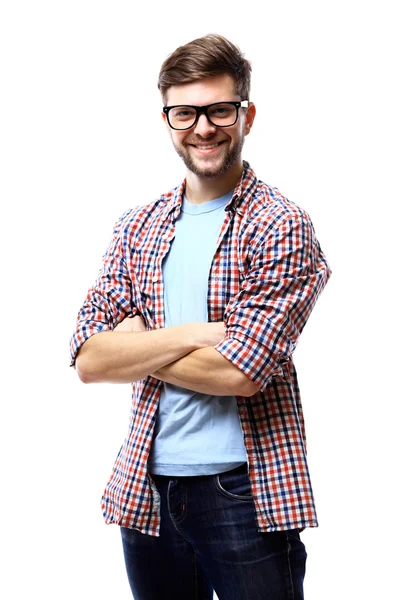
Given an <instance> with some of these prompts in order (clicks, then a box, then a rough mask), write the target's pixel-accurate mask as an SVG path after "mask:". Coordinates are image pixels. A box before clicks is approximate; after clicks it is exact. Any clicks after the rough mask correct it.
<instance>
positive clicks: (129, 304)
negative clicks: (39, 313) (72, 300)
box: [70, 213, 137, 366]
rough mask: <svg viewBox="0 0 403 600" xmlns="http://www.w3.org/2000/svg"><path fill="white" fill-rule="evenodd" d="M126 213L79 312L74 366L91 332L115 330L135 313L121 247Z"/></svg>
mask: <svg viewBox="0 0 403 600" xmlns="http://www.w3.org/2000/svg"><path fill="white" fill-rule="evenodd" d="M126 214H127V213H125V215H126ZM125 215H123V216H122V217H121V218H120V219H119V221H118V222H117V223H116V225H115V228H114V231H113V238H112V241H111V243H110V244H109V247H108V248H107V250H106V252H105V254H104V256H103V261H102V268H101V270H100V271H99V274H98V277H97V279H96V281H95V283H94V285H93V286H92V288H91V289H90V290H89V291H88V293H87V297H86V299H85V301H84V303H83V305H82V307H81V309H80V311H79V313H78V316H77V322H76V329H75V332H74V334H73V335H72V337H71V340H70V356H71V363H70V365H71V366H74V363H75V359H76V356H77V353H78V351H79V349H80V348H81V346H82V345H83V344H84V342H85V341H86V340H88V339H89V338H90V337H91V336H92V335H94V334H96V333H100V332H101V331H110V330H113V329H114V327H115V326H116V325H117V323H119V322H120V321H121V320H122V319H123V318H124V317H125V316H129V315H130V316H133V315H134V314H136V312H137V309H136V306H135V303H134V301H133V293H132V287H133V286H132V281H131V278H130V277H129V273H128V269H127V265H126V261H125V258H124V254H123V250H122V240H121V229H122V223H123V221H124V217H125Z"/></svg>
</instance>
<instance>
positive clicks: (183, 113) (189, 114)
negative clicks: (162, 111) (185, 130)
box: [170, 106, 196, 121]
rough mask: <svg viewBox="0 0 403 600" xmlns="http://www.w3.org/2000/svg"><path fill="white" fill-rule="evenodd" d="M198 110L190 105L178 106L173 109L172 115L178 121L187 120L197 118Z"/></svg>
mask: <svg viewBox="0 0 403 600" xmlns="http://www.w3.org/2000/svg"><path fill="white" fill-rule="evenodd" d="M195 114H196V111H195V109H194V108H191V107H190V106H177V107H175V108H172V109H171V112H170V117H171V118H172V119H176V120H178V121H186V120H190V119H194V118H195Z"/></svg>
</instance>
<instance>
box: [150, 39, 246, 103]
mask: <svg viewBox="0 0 403 600" xmlns="http://www.w3.org/2000/svg"><path fill="white" fill-rule="evenodd" d="M251 71H252V66H251V64H250V62H249V61H248V60H246V59H245V58H244V57H243V54H242V53H241V51H240V49H239V48H238V46H235V44H233V43H232V42H230V41H229V40H227V39H226V38H225V37H223V36H222V35H218V34H212V33H211V34H208V35H205V36H203V37H201V38H198V39H196V40H193V41H192V42H189V43H188V44H185V45H184V46H179V48H177V49H176V50H175V51H174V52H172V54H170V55H169V56H168V58H166V59H165V61H164V62H163V64H162V67H161V70H160V74H159V77H158V89H159V90H160V92H161V94H162V98H163V101H164V102H165V101H166V93H167V91H168V89H169V88H170V87H171V86H172V85H181V84H182V83H192V82H193V81H198V80H200V79H203V78H204V77H212V76H214V75H222V74H224V73H225V74H228V75H231V76H232V77H233V79H234V81H235V89H236V92H237V94H239V95H240V96H241V100H249V93H250V75H251Z"/></svg>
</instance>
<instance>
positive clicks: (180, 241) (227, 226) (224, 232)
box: [126, 212, 248, 328]
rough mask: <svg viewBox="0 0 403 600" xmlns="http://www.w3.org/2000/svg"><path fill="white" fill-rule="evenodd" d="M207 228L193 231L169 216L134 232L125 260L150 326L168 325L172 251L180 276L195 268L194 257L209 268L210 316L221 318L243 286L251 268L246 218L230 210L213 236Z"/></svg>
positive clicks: (137, 300) (139, 306)
mask: <svg viewBox="0 0 403 600" xmlns="http://www.w3.org/2000/svg"><path fill="white" fill-rule="evenodd" d="M205 233H206V232H205V231H202V228H200V230H199V231H198V232H197V233H196V232H195V231H193V235H188V234H189V230H187V232H183V231H181V223H180V222H178V223H175V221H173V220H171V219H165V220H164V221H156V222H155V223H150V224H147V225H145V226H144V227H143V228H142V230H141V231H140V232H138V235H137V236H136V237H135V238H134V237H133V238H132V240H131V242H130V244H129V246H130V247H128V248H127V251H126V254H127V258H126V260H127V263H128V269H129V273H130V277H131V279H132V282H133V295H134V298H133V303H134V304H135V305H136V308H137V309H138V310H139V311H140V312H141V314H142V315H143V317H144V318H145V320H146V321H147V323H148V325H149V327H150V328H155V327H164V325H165V315H164V276H163V266H164V264H168V263H164V261H166V260H167V259H168V257H169V261H170V262H169V265H170V269H171V271H172V272H175V271H176V269H177V270H178V276H183V269H187V270H188V272H189V270H190V271H191V268H192V260H193V261H194V260H196V261H198V265H199V266H201V267H202V268H204V269H205V272H206V276H207V313H208V320H209V321H221V320H222V319H223V315H224V311H225V308H226V306H227V304H228V303H229V302H230V300H231V299H232V298H233V296H235V295H236V294H237V293H238V292H239V290H240V287H241V284H242V280H243V278H244V276H245V274H246V272H247V269H248V252H247V250H248V249H247V244H246V243H245V240H244V236H243V234H242V219H241V218H240V216H239V215H238V214H231V213H229V212H227V213H226V214H225V216H224V218H223V220H222V222H221V223H220V224H217V226H216V228H215V230H214V229H212V230H211V231H210V232H209V235H208V236H207V235H206V234H205ZM177 234H178V238H177V239H176V235H177ZM182 234H183V235H182ZM186 246H187V247H188V250H186ZM198 247H200V250H201V251H200V252H198ZM171 252H172V254H171ZM175 258H176V260H175ZM171 259H172V261H171ZM206 261H207V262H206ZM180 270H182V273H179V271H180Z"/></svg>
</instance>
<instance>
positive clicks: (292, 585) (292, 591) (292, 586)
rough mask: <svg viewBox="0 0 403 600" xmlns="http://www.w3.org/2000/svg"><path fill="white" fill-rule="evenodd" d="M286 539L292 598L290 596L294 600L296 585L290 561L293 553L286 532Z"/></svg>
mask: <svg viewBox="0 0 403 600" xmlns="http://www.w3.org/2000/svg"><path fill="white" fill-rule="evenodd" d="M286 539H287V563H288V574H289V577H290V587H291V596H290V600H294V597H295V595H294V584H293V581H292V569H291V561H290V551H291V544H290V542H289V539H288V533H287V531H286Z"/></svg>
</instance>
